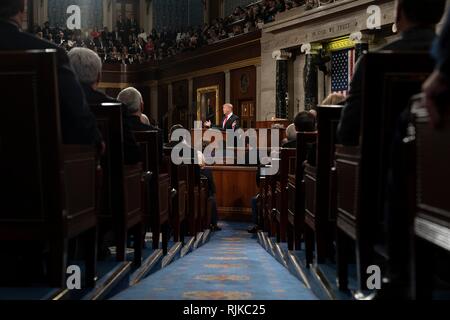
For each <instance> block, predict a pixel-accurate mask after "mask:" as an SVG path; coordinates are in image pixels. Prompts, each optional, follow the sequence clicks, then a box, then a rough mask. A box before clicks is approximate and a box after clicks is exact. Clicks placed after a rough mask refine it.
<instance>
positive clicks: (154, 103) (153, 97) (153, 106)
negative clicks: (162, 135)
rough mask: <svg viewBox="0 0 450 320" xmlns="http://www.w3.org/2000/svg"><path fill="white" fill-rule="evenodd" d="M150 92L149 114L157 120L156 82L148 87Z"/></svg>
mask: <svg viewBox="0 0 450 320" xmlns="http://www.w3.org/2000/svg"><path fill="white" fill-rule="evenodd" d="M150 92H151V95H150V97H151V112H152V113H151V115H152V118H153V119H155V120H157V121H159V118H158V83H155V84H153V85H152V86H151V88H150Z"/></svg>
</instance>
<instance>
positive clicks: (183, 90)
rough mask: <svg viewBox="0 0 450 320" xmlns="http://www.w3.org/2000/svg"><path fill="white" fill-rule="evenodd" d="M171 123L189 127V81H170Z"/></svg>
mask: <svg viewBox="0 0 450 320" xmlns="http://www.w3.org/2000/svg"><path fill="white" fill-rule="evenodd" d="M172 103H173V110H172V113H171V115H172V121H171V122H172V123H171V124H181V125H183V127H185V128H187V127H189V121H188V119H189V118H188V112H189V110H188V108H189V81H188V80H181V81H177V82H174V83H172Z"/></svg>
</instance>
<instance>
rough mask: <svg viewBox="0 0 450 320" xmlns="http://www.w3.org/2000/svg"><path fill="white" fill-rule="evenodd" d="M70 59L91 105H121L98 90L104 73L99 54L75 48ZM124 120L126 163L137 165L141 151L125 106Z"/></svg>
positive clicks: (70, 54)
mask: <svg viewBox="0 0 450 320" xmlns="http://www.w3.org/2000/svg"><path fill="white" fill-rule="evenodd" d="M69 58H70V62H71V65H72V67H73V69H74V71H75V73H76V74H77V76H78V79H79V80H80V82H81V85H82V88H83V91H84V94H85V95H86V99H87V101H88V103H89V105H99V104H101V103H119V101H117V100H116V99H114V98H111V97H109V96H107V95H106V94H104V93H103V92H101V91H99V90H97V88H98V84H99V82H100V79H101V71H102V61H101V59H100V57H99V56H98V54H97V53H95V52H94V51H92V50H90V49H87V48H74V49H72V50H71V51H70V52H69ZM122 120H123V139H124V141H123V147H124V158H125V163H126V164H135V163H138V162H139V161H140V151H139V146H138V145H137V143H136V140H135V139H134V136H133V133H132V130H133V129H132V123H133V119H132V118H131V117H130V116H129V115H128V113H127V109H126V107H125V106H123V119H122Z"/></svg>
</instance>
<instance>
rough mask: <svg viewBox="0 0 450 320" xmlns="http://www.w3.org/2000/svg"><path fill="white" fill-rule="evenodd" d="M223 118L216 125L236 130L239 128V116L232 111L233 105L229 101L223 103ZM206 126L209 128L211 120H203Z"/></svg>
mask: <svg viewBox="0 0 450 320" xmlns="http://www.w3.org/2000/svg"><path fill="white" fill-rule="evenodd" d="M223 115H224V116H223V118H222V122H221V124H220V126H218V127H216V128H218V129H221V130H228V129H230V130H236V129H239V117H238V116H237V115H235V114H234V113H233V105H232V104H231V103H225V104H224V105H223ZM205 127H206V128H211V127H212V123H211V120H208V121H206V122H205Z"/></svg>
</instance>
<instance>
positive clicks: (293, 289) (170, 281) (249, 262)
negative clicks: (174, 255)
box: [113, 223, 317, 300]
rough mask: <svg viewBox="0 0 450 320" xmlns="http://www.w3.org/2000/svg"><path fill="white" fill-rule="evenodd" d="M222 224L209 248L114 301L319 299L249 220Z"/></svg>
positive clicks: (206, 246) (158, 273) (169, 267)
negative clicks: (268, 247)
mask: <svg viewBox="0 0 450 320" xmlns="http://www.w3.org/2000/svg"><path fill="white" fill-rule="evenodd" d="M221 227H222V228H223V230H222V231H219V232H215V233H214V234H213V235H212V236H211V239H210V241H209V242H208V243H206V244H205V245H204V246H202V247H200V248H199V249H197V250H196V251H194V252H193V253H190V254H188V255H187V256H186V257H184V258H182V259H181V260H179V261H176V262H175V263H173V264H171V265H169V266H168V267H167V268H165V269H163V270H161V271H158V272H157V273H155V274H153V275H151V276H150V277H148V278H146V279H144V280H142V281H141V282H140V283H139V284H137V285H136V286H134V287H132V288H129V289H127V290H125V291H123V292H121V293H119V294H118V295H116V296H115V297H113V299H117V300H183V299H192V300H228V299H231V300H246V299H251V300H315V299H317V298H316V297H315V296H314V294H313V293H312V292H311V291H310V290H308V289H307V288H305V286H304V285H303V284H302V283H301V282H300V281H299V280H298V279H296V278H295V277H294V276H293V275H291V274H290V273H289V271H288V270H286V269H285V268H284V267H283V266H282V265H281V264H279V263H278V262H277V261H276V260H275V259H274V258H273V257H272V256H270V255H269V254H268V253H267V252H266V251H265V250H264V249H263V248H262V247H261V246H260V245H259V244H258V242H257V240H256V239H255V238H254V237H252V235H250V234H248V233H247V231H246V228H247V225H246V224H240V223H222V224H221Z"/></svg>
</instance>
